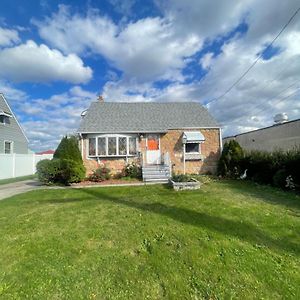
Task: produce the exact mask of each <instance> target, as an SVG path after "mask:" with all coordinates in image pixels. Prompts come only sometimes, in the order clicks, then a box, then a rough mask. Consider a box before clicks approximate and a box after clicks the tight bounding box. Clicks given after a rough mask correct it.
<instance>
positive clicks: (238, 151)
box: [218, 140, 244, 177]
mask: <svg viewBox="0 0 300 300" xmlns="http://www.w3.org/2000/svg"><path fill="white" fill-rule="evenodd" d="M243 156H244V153H243V149H242V148H241V146H240V145H239V143H238V142H237V141H235V140H230V141H229V142H226V143H225V144H224V147H223V151H222V154H221V157H220V160H219V163H218V174H219V175H222V176H228V177H237V176H238V175H239V174H240V173H241V168H240V165H239V162H240V160H241V159H242V158H243Z"/></svg>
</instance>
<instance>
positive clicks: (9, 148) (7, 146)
mask: <svg viewBox="0 0 300 300" xmlns="http://www.w3.org/2000/svg"><path fill="white" fill-rule="evenodd" d="M12 145H13V142H8V141H5V142H4V153H5V154H11V153H12Z"/></svg>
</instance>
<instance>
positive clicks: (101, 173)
mask: <svg viewBox="0 0 300 300" xmlns="http://www.w3.org/2000/svg"><path fill="white" fill-rule="evenodd" d="M109 178H110V169H109V168H107V167H99V168H98V169H96V170H94V171H93V173H92V174H91V175H90V176H89V180H91V181H94V182H101V181H104V180H108V179H109Z"/></svg>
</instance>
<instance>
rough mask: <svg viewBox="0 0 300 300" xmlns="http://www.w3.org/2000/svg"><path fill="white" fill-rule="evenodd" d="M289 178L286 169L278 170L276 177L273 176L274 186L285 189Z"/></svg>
mask: <svg viewBox="0 0 300 300" xmlns="http://www.w3.org/2000/svg"><path fill="white" fill-rule="evenodd" d="M287 177H288V174H287V172H286V170H284V169H280V170H278V171H277V172H276V173H275V175H274V176H273V185H274V186H276V187H280V188H282V189H285V188H286V179H287Z"/></svg>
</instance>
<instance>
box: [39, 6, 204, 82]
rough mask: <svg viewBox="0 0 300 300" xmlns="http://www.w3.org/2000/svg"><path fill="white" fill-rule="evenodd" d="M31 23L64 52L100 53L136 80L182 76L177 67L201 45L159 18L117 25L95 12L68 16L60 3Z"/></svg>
mask: <svg viewBox="0 0 300 300" xmlns="http://www.w3.org/2000/svg"><path fill="white" fill-rule="evenodd" d="M33 23H34V24H36V25H37V26H38V30H39V33H40V36H41V37H42V38H44V39H45V40H46V41H48V42H49V43H50V44H51V45H53V46H54V47H56V48H58V49H61V50H62V51H64V52H65V53H70V52H76V53H79V54H83V53H85V52H93V53H96V54H100V55H103V56H104V57H105V58H106V59H108V60H109V61H110V62H111V63H112V65H114V66H115V67H116V68H118V69H120V70H122V71H123V72H124V73H125V76H127V77H134V78H136V79H138V80H140V81H146V80H154V79H157V78H166V79H172V80H175V79H182V76H179V75H180V74H179V73H178V70H181V69H182V68H183V67H184V66H185V58H186V57H189V56H191V55H193V54H194V53H195V52H196V51H197V50H198V49H199V47H200V46H201V41H200V40H199V39H198V37H197V36H196V35H195V34H188V33H187V34H185V35H184V36H179V35H177V33H176V32H175V31H174V29H173V26H172V24H171V23H170V22H168V21H167V20H166V19H163V18H159V17H155V18H145V19H141V20H138V21H136V22H130V23H128V24H127V25H125V26H117V25H116V24H114V23H113V21H112V20H110V19H108V18H107V17H104V16H101V15H100V14H99V12H98V11H95V10H90V11H89V12H88V14H87V15H86V16H82V15H78V14H75V15H71V13H70V10H69V8H68V7H66V6H62V5H61V6H60V8H59V11H58V13H56V14H53V15H52V18H47V19H45V20H44V22H41V21H39V22H38V21H36V20H35V21H33Z"/></svg>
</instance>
